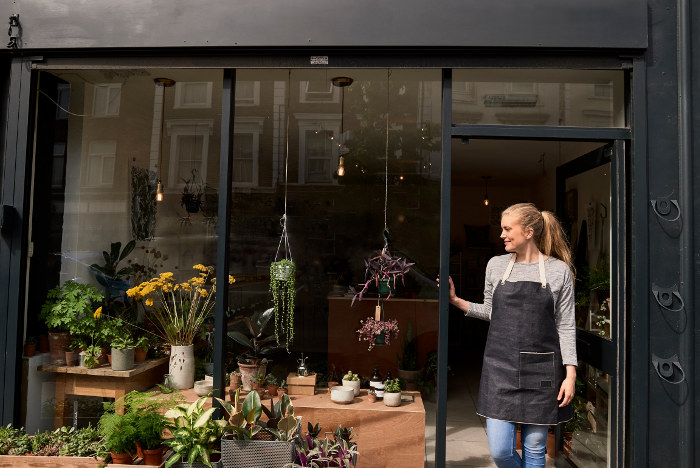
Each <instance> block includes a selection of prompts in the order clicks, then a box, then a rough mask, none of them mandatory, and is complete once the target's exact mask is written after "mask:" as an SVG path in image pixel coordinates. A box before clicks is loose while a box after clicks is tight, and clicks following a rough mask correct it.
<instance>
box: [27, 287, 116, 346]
mask: <svg viewBox="0 0 700 468" xmlns="http://www.w3.org/2000/svg"><path fill="white" fill-rule="evenodd" d="M46 297H47V299H46V302H45V303H44V305H42V307H41V313H40V314H39V317H40V318H41V319H43V320H44V322H45V323H46V326H47V327H49V329H50V330H56V331H68V332H71V333H74V334H80V333H81V332H82V331H83V327H87V325H86V322H88V321H91V319H92V318H93V310H94V308H93V304H96V303H99V302H101V301H102V294H100V293H99V291H98V290H97V288H95V287H94V286H92V285H89V284H80V283H76V282H75V281H73V280H69V281H66V282H65V283H63V285H61V286H56V287H55V288H53V289H52V290H50V291H49V292H48V294H47V296H46Z"/></svg>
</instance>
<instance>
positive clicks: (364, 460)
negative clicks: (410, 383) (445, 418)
mask: <svg viewBox="0 0 700 468" xmlns="http://www.w3.org/2000/svg"><path fill="white" fill-rule="evenodd" d="M316 391H317V392H318V393H317V394H316V395H294V396H291V397H290V398H291V400H292V404H293V405H294V414H295V415H296V416H301V417H302V420H301V422H302V431H305V430H306V423H307V422H310V423H311V424H312V425H313V424H316V423H319V425H320V426H321V427H322V428H323V432H330V433H333V432H334V431H335V430H336V429H337V428H338V426H343V427H352V428H353V432H355V434H357V435H356V437H355V438H354V439H353V441H355V442H357V450H358V452H359V453H360V455H359V456H358V459H357V466H358V468H411V467H415V468H423V464H424V459H425V408H424V407H423V400H421V397H420V393H418V392H411V393H410V394H411V395H412V396H413V398H414V401H412V402H405V401H404V402H401V406H397V407H395V408H391V407H389V406H386V405H385V404H384V402H382V401H376V402H374V403H372V402H370V401H369V398H368V397H367V390H365V389H363V390H361V391H360V395H359V396H357V397H355V400H354V401H353V402H352V403H350V404H348V405H341V404H338V403H334V402H332V401H331V398H330V394H329V393H328V390H327V389H317V390H316Z"/></svg>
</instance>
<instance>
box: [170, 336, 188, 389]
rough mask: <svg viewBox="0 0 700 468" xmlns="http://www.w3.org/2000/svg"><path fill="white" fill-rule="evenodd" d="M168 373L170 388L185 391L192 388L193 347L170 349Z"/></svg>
mask: <svg viewBox="0 0 700 468" xmlns="http://www.w3.org/2000/svg"><path fill="white" fill-rule="evenodd" d="M168 373H169V374H171V375H172V379H171V383H172V388H175V389H177V390H187V389H190V388H192V387H194V345H188V346H176V345H172V346H171V347H170V364H169V368H168Z"/></svg>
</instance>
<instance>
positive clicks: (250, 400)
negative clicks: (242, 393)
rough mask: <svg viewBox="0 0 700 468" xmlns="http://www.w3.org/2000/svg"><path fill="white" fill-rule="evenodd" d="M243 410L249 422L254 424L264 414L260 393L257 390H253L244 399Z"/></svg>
mask: <svg viewBox="0 0 700 468" xmlns="http://www.w3.org/2000/svg"><path fill="white" fill-rule="evenodd" d="M241 410H242V411H243V416H244V417H245V419H246V421H248V423H250V424H252V423H254V422H255V421H257V420H258V419H260V416H261V415H262V408H261V404H260V395H258V392H256V391H255V390H253V391H251V392H250V393H249V394H248V396H246V397H245V400H243V405H242V407H241Z"/></svg>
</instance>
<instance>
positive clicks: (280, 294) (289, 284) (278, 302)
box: [270, 259, 296, 351]
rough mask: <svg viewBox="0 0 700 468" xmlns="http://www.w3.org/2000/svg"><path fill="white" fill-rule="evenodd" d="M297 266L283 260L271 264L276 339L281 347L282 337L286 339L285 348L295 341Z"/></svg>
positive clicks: (271, 288)
mask: <svg viewBox="0 0 700 468" xmlns="http://www.w3.org/2000/svg"><path fill="white" fill-rule="evenodd" d="M295 276H296V265H295V264H294V262H293V261H291V260H288V259H283V260H280V261H277V262H272V263H271V264H270V293H271V294H272V308H273V309H274V311H275V339H276V340H277V344H279V345H281V344H282V342H281V341H280V337H286V341H285V348H286V349H287V351H289V345H290V343H292V341H294V301H295V299H296V290H295V288H294V282H295Z"/></svg>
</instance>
